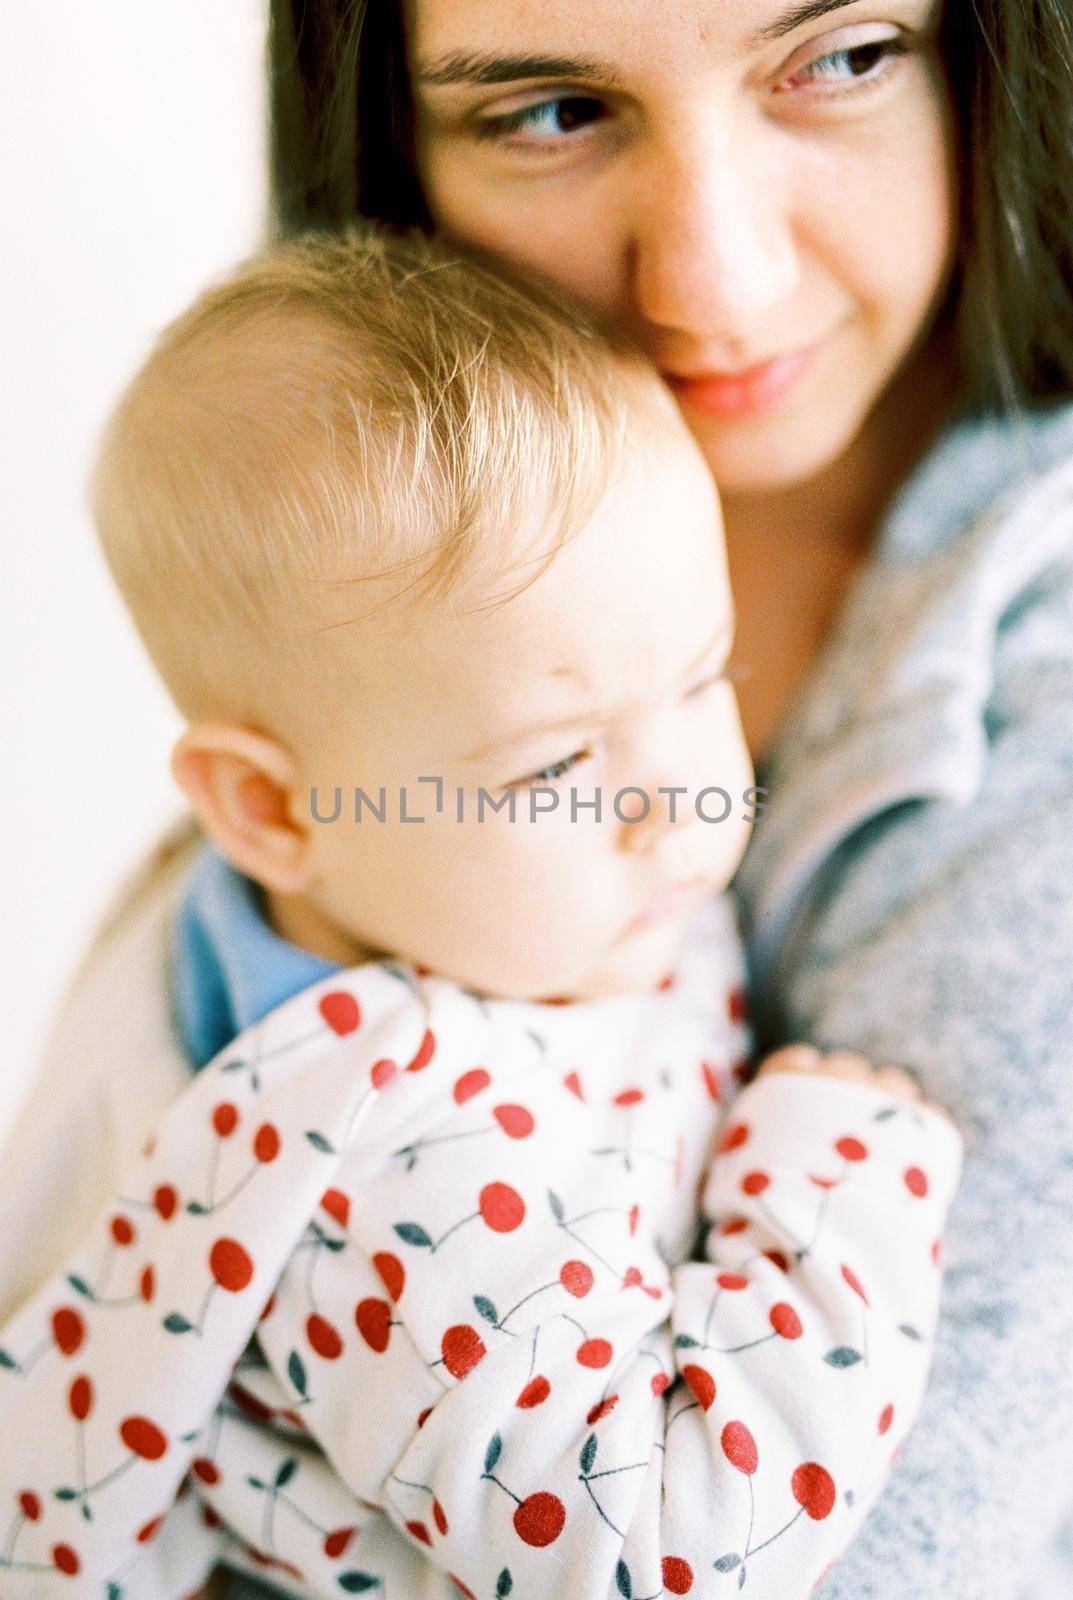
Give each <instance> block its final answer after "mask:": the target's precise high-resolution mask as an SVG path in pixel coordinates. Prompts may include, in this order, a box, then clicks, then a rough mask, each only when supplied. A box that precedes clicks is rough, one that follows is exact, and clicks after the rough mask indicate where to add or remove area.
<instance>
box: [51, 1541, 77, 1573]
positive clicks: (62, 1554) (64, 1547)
mask: <svg viewBox="0 0 1073 1600" xmlns="http://www.w3.org/2000/svg"><path fill="white" fill-rule="evenodd" d="M52 1565H53V1566H54V1567H56V1568H57V1569H58V1570H59V1571H60V1572H62V1573H65V1574H66V1576H67V1577H68V1578H73V1577H74V1576H75V1574H76V1573H77V1572H78V1570H79V1567H80V1565H81V1563H80V1562H79V1559H78V1557H77V1556H76V1555H75V1552H74V1551H73V1550H72V1549H71V1546H70V1545H69V1544H54V1545H53V1546H52Z"/></svg>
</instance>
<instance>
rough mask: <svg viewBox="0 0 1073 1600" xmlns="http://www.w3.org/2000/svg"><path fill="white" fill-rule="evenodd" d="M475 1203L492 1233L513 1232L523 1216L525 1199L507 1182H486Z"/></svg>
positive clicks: (519, 1224)
mask: <svg viewBox="0 0 1073 1600" xmlns="http://www.w3.org/2000/svg"><path fill="white" fill-rule="evenodd" d="M477 1205H478V1207H479V1209H480V1213H481V1216H482V1217H483V1218H484V1220H485V1222H486V1223H487V1225H488V1227H490V1228H491V1230H492V1232H493V1233H513V1232H514V1230H515V1228H517V1227H520V1226H521V1223H522V1220H523V1218H524V1217H525V1201H524V1200H523V1199H522V1197H521V1195H520V1194H519V1193H518V1192H517V1190H516V1189H512V1188H511V1187H510V1185H509V1184H508V1183H486V1184H485V1186H484V1188H483V1189H482V1190H481V1192H480V1195H479V1196H478V1199H477Z"/></svg>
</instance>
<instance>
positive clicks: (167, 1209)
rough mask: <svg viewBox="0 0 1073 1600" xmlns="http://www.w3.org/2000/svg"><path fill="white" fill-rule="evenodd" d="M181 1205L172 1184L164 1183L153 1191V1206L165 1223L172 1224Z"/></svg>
mask: <svg viewBox="0 0 1073 1600" xmlns="http://www.w3.org/2000/svg"><path fill="white" fill-rule="evenodd" d="M178 1204H179V1196H178V1195H177V1194H176V1192H175V1190H174V1189H173V1188H172V1186H171V1184H170V1183H162V1184H160V1185H159V1187H158V1188H156V1189H154V1190H153V1205H154V1206H155V1208H156V1210H157V1212H158V1213H159V1215H160V1216H161V1217H162V1218H163V1219H164V1221H165V1222H170V1221H171V1219H172V1217H173V1216H174V1215H175V1212H176V1208H177V1207H178Z"/></svg>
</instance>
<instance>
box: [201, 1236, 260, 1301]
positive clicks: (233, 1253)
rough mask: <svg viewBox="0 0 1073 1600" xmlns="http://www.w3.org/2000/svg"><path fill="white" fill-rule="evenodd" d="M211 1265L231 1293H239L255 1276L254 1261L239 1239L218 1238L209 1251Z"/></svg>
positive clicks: (215, 1276)
mask: <svg viewBox="0 0 1073 1600" xmlns="http://www.w3.org/2000/svg"><path fill="white" fill-rule="evenodd" d="M209 1267H210V1270H211V1272H212V1275H213V1277H214V1278H215V1279H216V1282H217V1283H218V1284H219V1285H220V1288H221V1289H226V1290H227V1292H228V1293H229V1294H238V1293H239V1292H240V1291H241V1290H242V1289H245V1287H246V1285H247V1284H248V1283H249V1282H250V1279H251V1278H252V1277H253V1262H252V1261H251V1260H250V1258H249V1256H248V1255H247V1253H246V1251H245V1250H244V1249H243V1248H242V1246H241V1245H240V1244H239V1242H238V1240H237V1239H217V1241H216V1243H215V1244H214V1245H213V1247H212V1249H211V1250H210V1251H209Z"/></svg>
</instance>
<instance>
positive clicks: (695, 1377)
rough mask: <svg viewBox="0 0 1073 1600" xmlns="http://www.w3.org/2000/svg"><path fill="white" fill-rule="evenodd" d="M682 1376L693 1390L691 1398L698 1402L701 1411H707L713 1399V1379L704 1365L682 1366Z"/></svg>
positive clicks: (691, 1364)
mask: <svg viewBox="0 0 1073 1600" xmlns="http://www.w3.org/2000/svg"><path fill="white" fill-rule="evenodd" d="M682 1377H683V1378H684V1379H685V1380H686V1382H687V1383H688V1385H689V1387H690V1388H691V1389H692V1391H693V1398H694V1399H695V1400H697V1401H699V1403H700V1408H701V1410H702V1411H707V1410H708V1407H709V1406H710V1405H711V1403H712V1401H713V1400H714V1399H715V1379H714V1378H713V1377H712V1375H711V1373H710V1372H709V1371H708V1369H707V1368H706V1367H698V1366H694V1365H693V1363H692V1362H690V1364H689V1366H687V1367H683V1368H682Z"/></svg>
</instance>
